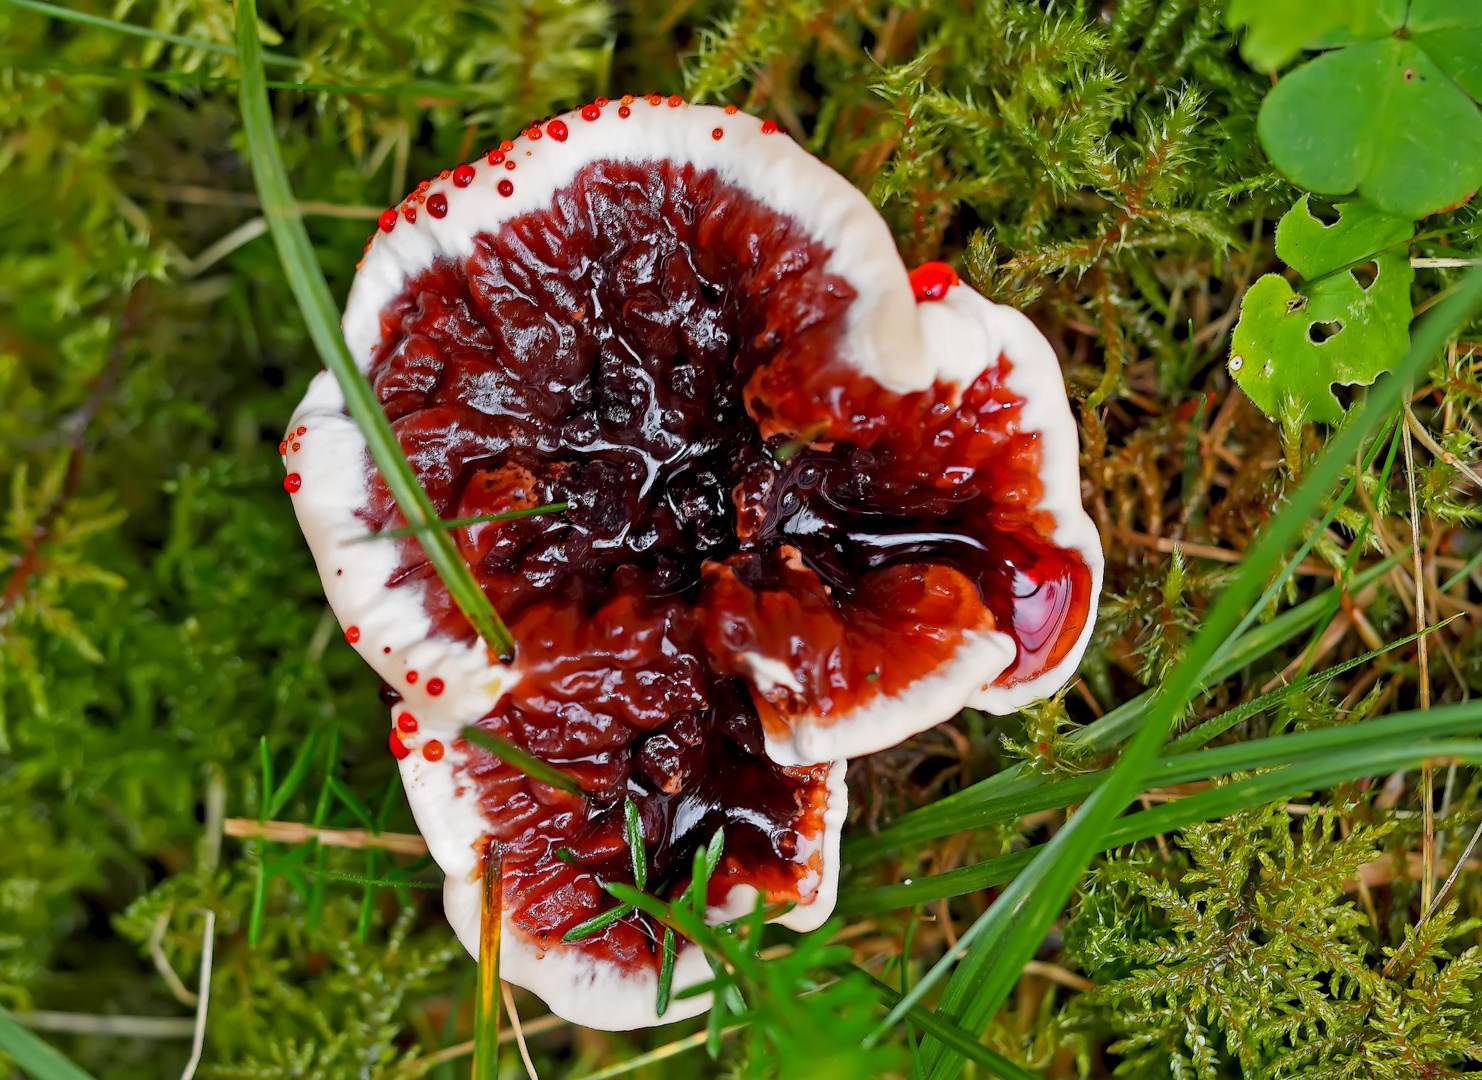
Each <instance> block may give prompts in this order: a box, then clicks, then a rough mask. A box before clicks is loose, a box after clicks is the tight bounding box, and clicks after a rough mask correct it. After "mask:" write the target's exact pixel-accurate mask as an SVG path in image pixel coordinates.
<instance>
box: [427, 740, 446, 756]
mask: <svg viewBox="0 0 1482 1080" xmlns="http://www.w3.org/2000/svg"><path fill="white" fill-rule="evenodd" d="M422 756H423V757H425V758H426V759H427V760H428V761H441V760H442V759H443V744H442V743H440V742H438V741H437V740H436V739H428V740H427V741H426V742H425V743H423V744H422Z"/></svg>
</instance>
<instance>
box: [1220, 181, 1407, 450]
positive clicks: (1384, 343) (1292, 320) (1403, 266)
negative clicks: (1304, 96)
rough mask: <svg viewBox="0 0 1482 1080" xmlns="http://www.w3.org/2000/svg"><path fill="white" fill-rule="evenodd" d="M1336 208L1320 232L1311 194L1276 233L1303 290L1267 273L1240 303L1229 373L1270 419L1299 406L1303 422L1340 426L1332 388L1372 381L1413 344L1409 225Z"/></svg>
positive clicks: (1359, 208) (1369, 210)
mask: <svg viewBox="0 0 1482 1080" xmlns="http://www.w3.org/2000/svg"><path fill="white" fill-rule="evenodd" d="M1337 210H1338V212H1339V214H1340V215H1341V217H1340V219H1339V220H1338V221H1337V222H1336V223H1334V224H1332V225H1324V224H1323V223H1322V221H1320V220H1319V219H1318V218H1316V217H1313V216H1312V213H1311V211H1310V209H1309V208H1308V204H1307V198H1306V197H1305V196H1304V197H1303V199H1302V201H1301V202H1299V203H1298V204H1297V205H1296V206H1294V207H1292V209H1291V210H1289V211H1288V212H1287V214H1286V216H1285V217H1283V218H1282V219H1281V222H1280V224H1279V225H1277V227H1276V254H1277V255H1279V256H1280V257H1281V258H1282V260H1283V261H1284V262H1286V263H1287V264H1288V265H1289V266H1291V267H1292V268H1293V269H1295V270H1296V271H1297V272H1298V273H1299V274H1301V275H1302V278H1303V283H1302V285H1301V288H1300V289H1298V290H1293V288H1292V286H1291V283H1290V282H1288V281H1287V279H1286V278H1284V277H1282V276H1281V275H1280V274H1266V275H1265V276H1264V277H1262V278H1261V279H1260V280H1259V281H1257V282H1256V283H1255V284H1254V285H1252V286H1251V288H1250V290H1249V291H1248V292H1247V293H1246V294H1245V299H1244V300H1243V301H1242V303H1241V305H1240V322H1239V323H1238V324H1237V325H1236V327H1235V335H1234V339H1233V341H1232V342H1231V346H1230V364H1229V367H1230V374H1231V375H1233V376H1234V377H1235V381H1236V382H1237V383H1239V384H1240V388H1241V389H1242V390H1244V391H1245V393H1246V394H1247V396H1249V397H1250V399H1251V400H1252V401H1253V402H1255V403H1256V405H1257V406H1259V407H1260V409H1261V411H1262V412H1264V413H1265V414H1266V415H1267V416H1271V417H1276V416H1277V415H1278V414H1279V412H1280V409H1281V406H1282V404H1283V402H1285V401H1288V400H1295V402H1296V403H1297V405H1298V407H1299V408H1301V410H1302V412H1303V416H1304V417H1305V418H1306V419H1307V420H1321V421H1326V422H1328V423H1332V422H1335V421H1337V420H1339V419H1340V418H1341V417H1342V416H1343V408H1342V406H1341V405H1339V403H1338V399H1337V398H1336V397H1334V396H1333V391H1332V389H1331V388H1332V384H1333V383H1342V384H1344V385H1353V384H1360V383H1361V384H1368V383H1371V382H1373V381H1374V380H1375V379H1377V378H1378V377H1379V375H1380V374H1381V373H1382V372H1384V371H1387V370H1389V368H1390V367H1392V366H1393V365H1394V364H1395V362H1396V361H1398V360H1399V359H1400V357H1401V356H1403V355H1404V353H1405V349H1406V347H1407V346H1408V345H1409V340H1410V336H1409V329H1408V326H1409V321H1410V282H1411V281H1412V280H1413V279H1414V277H1415V271H1414V270H1412V269H1411V268H1410V260H1409V256H1408V252H1407V244H1406V241H1407V240H1409V238H1410V236H1411V232H1412V229H1411V225H1410V222H1408V221H1406V220H1404V219H1403V218H1396V217H1391V216H1389V215H1388V214H1384V213H1381V212H1380V211H1378V210H1375V209H1374V208H1373V207H1371V206H1367V205H1365V204H1364V203H1339V204H1338V206H1337ZM1391 249H1392V250H1391ZM1356 263H1357V264H1359V265H1354V264H1356Z"/></svg>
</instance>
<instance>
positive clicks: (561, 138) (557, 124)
mask: <svg viewBox="0 0 1482 1080" xmlns="http://www.w3.org/2000/svg"><path fill="white" fill-rule="evenodd" d="M545 133H546V134H547V135H549V136H550V137H551V138H553V139H555V140H556V141H557V142H565V141H566V134H567V132H566V125H565V124H564V123H563V122H561V121H560V120H552V121H551V122H550V123H549V124H547V125H546V126H545Z"/></svg>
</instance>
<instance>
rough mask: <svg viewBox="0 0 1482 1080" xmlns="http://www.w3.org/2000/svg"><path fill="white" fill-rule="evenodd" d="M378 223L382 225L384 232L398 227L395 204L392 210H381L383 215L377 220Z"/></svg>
mask: <svg viewBox="0 0 1482 1080" xmlns="http://www.w3.org/2000/svg"><path fill="white" fill-rule="evenodd" d="M377 224H378V225H380V227H381V231H382V232H390V231H391V230H392V229H394V228H396V207H394V206H393V207H392V208H391V209H390V210H383V211H381V217H380V219H379V221H377Z"/></svg>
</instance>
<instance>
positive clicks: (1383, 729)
mask: <svg viewBox="0 0 1482 1080" xmlns="http://www.w3.org/2000/svg"><path fill="white" fill-rule="evenodd" d="M1479 733H1482V702H1475V701H1474V702H1466V703H1461V704H1457V705H1452V706H1447V707H1445V708H1443V709H1434V710H1431V711H1430V712H1429V713H1426V712H1410V713H1398V714H1395V715H1393V716H1386V717H1384V718H1382V719H1379V720H1369V721H1366V722H1365V723H1363V724H1358V725H1355V726H1354V727H1348V728H1326V729H1323V730H1321V731H1304V732H1300V733H1298V734H1295V735H1279V736H1275V737H1272V738H1269V739H1261V740H1257V741H1255V742H1249V743H1234V744H1231V745H1229V746H1221V747H1219V748H1218V749H1215V750H1204V751H1200V752H1196V753H1191V754H1180V755H1178V756H1176V757H1170V758H1163V759H1160V760H1159V761H1156V762H1154V763H1153V765H1152V766H1150V768H1149V771H1148V774H1147V777H1146V779H1147V783H1148V786H1149V787H1163V786H1167V785H1172V784H1183V783H1188V782H1189V781H1191V780H1208V779H1213V778H1215V777H1219V776H1228V775H1230V774H1231V773H1236V772H1244V771H1248V770H1253V769H1270V768H1273V767H1276V766H1286V767H1291V766H1294V765H1308V764H1317V765H1322V764H1324V763H1326V764H1329V765H1332V766H1334V767H1335V768H1336V769H1337V772H1338V775H1337V776H1336V778H1335V779H1332V780H1330V781H1328V782H1329V783H1338V782H1339V781H1342V780H1352V779H1357V778H1358V777H1360V776H1364V775H1367V774H1366V773H1364V772H1362V771H1359V772H1354V773H1348V772H1346V771H1345V769H1346V768H1347V767H1346V766H1344V765H1342V764H1341V763H1340V762H1341V761H1342V760H1343V759H1341V758H1339V757H1337V756H1335V755H1341V754H1348V753H1352V754H1360V753H1361V754H1378V753H1386V754H1395V753H1400V752H1410V751H1414V752H1416V753H1419V754H1420V756H1422V757H1423V756H1425V755H1426V754H1428V753H1431V752H1432V751H1431V750H1430V749H1429V747H1430V746H1431V745H1432V743H1433V741H1434V740H1437V739H1441V738H1443V737H1448V736H1450V737H1455V736H1459V735H1475V734H1479ZM1425 740H1431V741H1425ZM1395 768H1399V766H1395ZM1389 771H1391V772H1392V771H1393V769H1390V770H1389ZM1270 775H1272V776H1278V775H1286V776H1288V777H1293V776H1298V775H1299V774H1295V773H1290V774H1283V773H1272V774H1270ZM1324 775H1326V774H1324ZM1104 777H1105V774H1104V773H1096V774H1092V775H1090V776H1077V777H1074V778H1072V779H1070V780H1064V781H1061V782H1060V783H1058V784H1048V785H1046V786H1044V787H1043V788H1039V789H1036V790H1034V791H1032V792H1028V793H1026V794H1025V795H1024V796H1023V797H1021V798H1019V799H1013V800H1005V802H1004V804H1003V805H1002V806H1001V807H1000V808H999V812H998V813H997V814H996V815H995V816H994V818H993V820H996V821H1011V820H1014V819H1016V818H1019V817H1022V816H1023V815H1024V814H1026V813H1033V812H1035V811H1037V810H1052V809H1058V808H1060V807H1064V806H1072V805H1074V804H1076V803H1078V802H1081V801H1083V800H1084V799H1085V798H1086V796H1087V794H1088V793H1089V792H1090V791H1093V790H1094V789H1095V788H1096V787H1097V786H1098V785H1099V784H1100V783H1101V781H1102V780H1103V779H1104ZM1241 783H1243V781H1242V782H1241ZM1313 786H1324V785H1322V784H1318V785H1311V784H1305V783H1298V784H1297V786H1294V787H1287V788H1286V789H1284V790H1283V791H1281V792H1280V793H1279V794H1278V795H1274V796H1272V798H1280V797H1282V796H1289V795H1293V794H1295V793H1296V792H1298V791H1305V790H1309V789H1310V788H1311V787H1313ZM1236 787H1239V783H1237V784H1232V785H1226V787H1224V788H1220V789H1216V790H1221V791H1228V790H1234V789H1235V788H1236ZM1247 790H1248V789H1247ZM1206 794H1207V792H1201V793H1199V795H1195V796H1190V797H1189V798H1186V799H1181V800H1179V801H1178V802H1176V803H1169V804H1166V805H1169V806H1174V805H1177V806H1186V807H1193V808H1197V807H1198V806H1199V805H1200V804H1199V803H1198V802H1196V801H1195V800H1196V799H1199V798H1202V797H1204V796H1205V795H1206ZM1154 812H1155V811H1145V812H1143V813H1139V814H1136V815H1134V816H1132V817H1130V818H1125V819H1118V822H1117V824H1115V825H1113V826H1112V828H1111V831H1110V832H1108V833H1107V835H1106V836H1105V837H1104V838H1103V843H1102V847H1101V850H1103V851H1105V850H1108V849H1110V848H1113V847H1115V846H1117V844H1122V843H1129V842H1130V840H1131V839H1137V840H1142V839H1146V838H1147V837H1149V836H1155V835H1157V834H1158V833H1159V832H1167V831H1170V830H1171V829H1172V828H1181V827H1182V826H1183V825H1186V824H1190V823H1192V822H1193V821H1198V820H1201V819H1200V818H1199V817H1198V816H1194V817H1191V818H1189V819H1188V820H1186V821H1185V820H1180V821H1179V822H1178V823H1177V824H1175V825H1173V826H1163V827H1159V828H1155V829H1153V830H1152V831H1150V832H1146V833H1145V834H1144V833H1142V832H1138V833H1137V835H1135V836H1132V837H1131V838H1130V839H1129V838H1127V837H1126V836H1124V835H1123V833H1121V832H1120V831H1119V830H1121V829H1123V828H1124V826H1123V824H1122V822H1124V821H1125V822H1136V823H1140V824H1139V825H1137V826H1136V828H1138V829H1141V828H1143V826H1144V825H1146V823H1147V822H1149V821H1154V820H1156V819H1155V818H1152V817H1149V816H1148V815H1149V814H1152V813H1154ZM1158 812H1161V809H1160V810H1159V811H1158ZM1039 850H1041V848H1031V849H1029V850H1027V851H1016V852H1014V853H1012V854H1010V855H1004V856H1000V857H999V858H996V859H987V860H984V861H983V862H979V863H974V864H972V865H970V866H964V867H959V868H958V869H956V870H950V871H946V872H944V873H940V874H929V875H926V876H916V877H914V878H913V879H912V880H911V883H910V884H909V885H905V884H898V885H883V886H878V887H876V888H873V889H858V890H855V891H853V892H851V893H850V894H849V895H847V896H841V897H840V898H839V903H838V906H837V907H836V908H835V910H836V911H837V912H838V913H839V914H840V915H865V914H873V913H879V912H884V911H894V910H897V909H900V908H904V907H909V906H911V905H913V904H924V903H928V902H930V901H933V900H941V899H943V898H946V897H951V896H960V895H962V894H964V893H969V892H976V891H978V890H979V889H985V888H988V887H990V886H993V885H1002V884H1004V883H1005V882H1008V881H1012V880H1013V879H1014V877H1016V876H1017V875H1018V874H1019V872H1020V871H1021V870H1022V869H1023V868H1024V867H1025V866H1026V865H1027V864H1028V862H1029V860H1030V857H1031V856H1032V855H1033V854H1035V853H1036V852H1037V851H1039Z"/></svg>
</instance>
